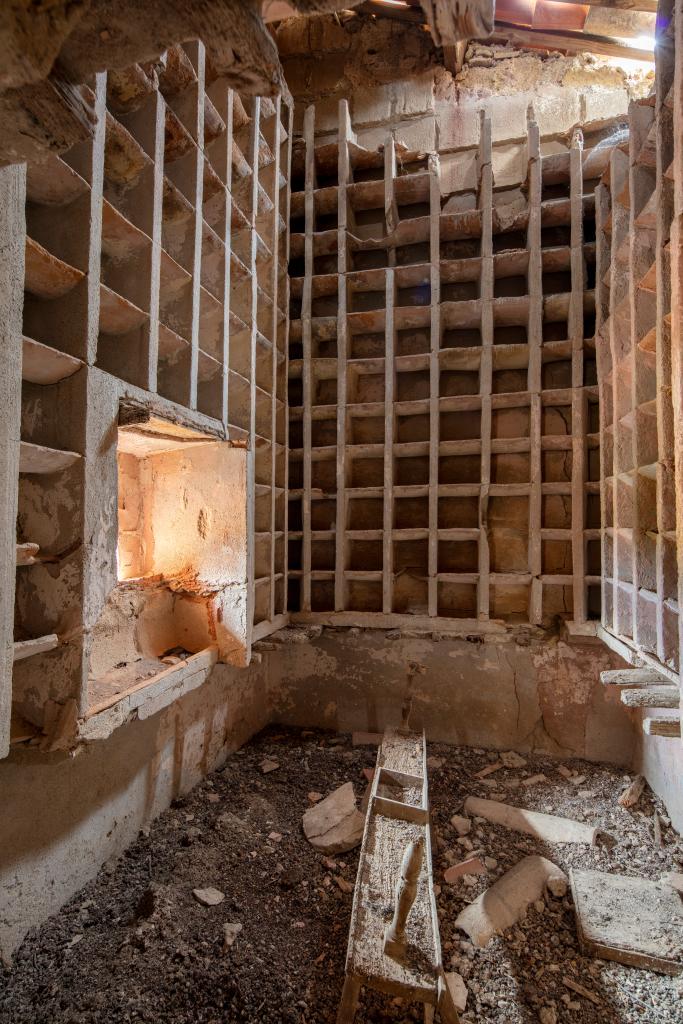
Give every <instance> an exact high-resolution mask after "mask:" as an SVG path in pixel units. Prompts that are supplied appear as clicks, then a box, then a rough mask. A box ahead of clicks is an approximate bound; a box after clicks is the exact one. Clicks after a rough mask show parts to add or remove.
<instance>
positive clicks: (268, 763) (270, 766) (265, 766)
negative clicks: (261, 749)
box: [259, 757, 280, 775]
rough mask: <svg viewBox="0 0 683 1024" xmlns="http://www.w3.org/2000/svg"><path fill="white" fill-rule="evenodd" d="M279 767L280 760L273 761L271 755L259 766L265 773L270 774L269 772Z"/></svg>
mask: <svg viewBox="0 0 683 1024" xmlns="http://www.w3.org/2000/svg"><path fill="white" fill-rule="evenodd" d="M279 767H280V765H279V764H278V762H277V761H272V760H271V759H270V758H269V757H266V758H264V760H263V761H261V764H260V765H259V768H260V769H261V772H262V773H263V775H268V773H269V772H274V771H275V770H276V769H277V768H279Z"/></svg>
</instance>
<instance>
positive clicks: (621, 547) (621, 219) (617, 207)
mask: <svg viewBox="0 0 683 1024" xmlns="http://www.w3.org/2000/svg"><path fill="white" fill-rule="evenodd" d="M628 165H629V160H628V156H627V155H626V154H625V153H624V152H622V150H621V149H618V148H617V149H615V150H614V151H613V153H612V160H611V163H610V193H611V195H612V252H613V253H615V252H618V251H619V248H620V247H621V245H622V243H623V242H624V241H625V240H627V239H628V238H629V215H628V211H626V210H625V209H624V208H623V206H622V205H621V203H619V202H618V201H617V198H616V197H617V196H619V194H620V193H621V191H622V189H623V188H624V186H625V185H626V183H627V181H628ZM628 296H629V281H628V277H627V275H625V274H624V273H623V268H622V267H621V266H620V265H619V262H618V260H616V259H612V262H611V264H610V320H609V340H610V350H611V355H612V408H613V410H614V432H613V438H614V464H613V469H612V475H613V477H614V487H613V495H612V526H613V530H614V533H613V535H612V536H613V550H614V561H613V565H612V579H613V581H614V583H613V597H612V600H613V607H614V616H613V622H612V627H611V628H612V629H613V630H614V632H615V633H617V634H618V635H626V634H629V633H630V630H631V628H632V621H633V617H632V614H631V615H630V616H626V617H625V616H624V608H623V604H622V601H621V595H620V590H619V582H620V580H619V573H620V566H621V565H622V564H623V563H624V560H625V556H628V557H630V555H631V553H630V550H629V545H628V540H627V538H626V535H625V534H623V533H622V532H621V527H622V526H625V525H627V524H628V523H630V510H628V509H626V508H625V507H624V502H625V501H626V500H627V498H626V492H625V491H624V489H623V477H622V475H621V474H622V472H623V471H628V470H630V469H631V458H629V457H627V459H626V462H624V461H623V459H622V458H621V453H622V448H623V443H622V435H623V433H624V427H623V421H622V419H621V417H620V409H621V396H620V390H619V389H620V387H623V386H624V379H622V376H621V371H622V368H621V366H620V360H621V356H622V352H623V349H624V326H623V325H622V324H621V323H620V320H619V316H618V314H617V310H618V309H619V307H620V305H621V303H622V302H623V300H624V299H626V300H627V301H628ZM627 330H628V328H627ZM627 379H628V378H626V380H627ZM627 443H628V444H630V443H631V442H630V438H628V437H627ZM622 551H623V553H622Z"/></svg>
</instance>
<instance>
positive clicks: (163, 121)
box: [4, 43, 292, 732]
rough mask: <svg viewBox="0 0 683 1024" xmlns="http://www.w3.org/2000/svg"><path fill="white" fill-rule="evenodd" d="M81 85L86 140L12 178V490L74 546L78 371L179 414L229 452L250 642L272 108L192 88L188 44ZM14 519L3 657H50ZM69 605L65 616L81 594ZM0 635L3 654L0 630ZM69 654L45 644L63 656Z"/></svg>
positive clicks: (274, 600) (263, 429) (275, 136)
mask: <svg viewBox="0 0 683 1024" xmlns="http://www.w3.org/2000/svg"><path fill="white" fill-rule="evenodd" d="M84 88H85V87H84ZM88 91H89V98H90V100H91V103H92V106H93V108H94V111H95V114H96V117H97V125H96V130H95V135H94V138H93V139H92V140H91V141H88V142H87V143H83V144H81V145H79V146H76V147H74V149H72V150H70V151H69V152H67V153H65V154H63V155H62V156H61V157H60V156H56V155H49V157H48V158H46V160H45V161H44V162H42V163H40V164H32V165H29V167H28V169H27V176H26V240H25V277H24V310H23V335H24V337H23V352H22V357H23V359H22V361H23V369H22V381H21V391H22V407H23V408H22V422H21V444H20V459H19V467H18V469H19V480H18V481H17V483H16V486H17V487H18V488H19V494H20V495H21V493H22V488H24V487H29V488H30V489H31V491H33V492H35V491H36V490H39V491H40V493H41V494H42V496H43V497H42V501H43V507H44V508H45V509H50V510H52V514H53V515H55V516H57V515H60V514H61V512H63V508H61V506H60V495H61V500H62V502H63V500H64V499H65V497H66V494H67V493H68V494H69V501H70V502H71V505H70V508H71V512H72V513H73V514H71V513H70V515H71V520H72V521H73V524H74V529H75V530H76V533H77V532H78V526H77V524H78V522H79V521H80V514H81V513H79V512H78V511H77V507H80V508H81V510H82V502H83V487H84V465H83V464H84V462H85V460H86V459H87V456H88V451H87V431H86V418H85V410H86V408H87V404H88V393H87V392H88V387H89V384H88V382H87V377H86V374H85V371H84V373H79V372H78V371H80V370H81V369H82V368H83V367H85V366H87V365H95V366H97V367H99V368H100V369H103V370H105V371H107V372H109V373H111V374H112V375H113V376H115V377H117V378H118V379H120V380H122V381H124V382H127V383H128V384H130V385H132V386H133V388H134V389H135V390H136V392H137V393H138V394H141V395H143V397H144V395H145V394H147V395H148V396H149V398H150V401H152V402H153V405H154V410H155V413H156V414H157V415H158V414H161V415H162V416H163V415H167V416H168V418H169V419H170V420H175V419H177V418H178V416H179V415H180V418H181V420H183V419H184V420H185V421H188V414H189V418H190V420H191V421H192V423H194V424H195V425H196V426H198V427H199V428H200V429H208V430H209V432H210V433H211V434H213V435H215V436H217V437H224V438H228V439H230V440H232V441H234V442H236V443H237V444H243V445H246V446H248V447H249V449H250V452H251V458H250V461H249V494H248V501H249V508H250V509H251V510H253V512H252V514H251V518H250V523H251V532H250V535H249V537H248V540H247V547H248V557H249V559H250V562H251V565H250V568H251V573H250V581H251V582H250V595H249V597H250V604H251V611H250V622H251V623H252V624H253V627H254V628H253V631H252V637H251V638H252V639H256V638H257V637H258V636H259V635H264V634H265V633H267V632H269V631H270V630H272V629H273V628H277V626H278V625H279V624H281V622H282V621H283V615H284V612H285V584H284V580H285V573H286V549H285V542H284V538H285V534H286V516H287V508H286V501H285V493H286V477H287V464H286V444H287V429H288V424H287V417H286V400H287V396H286V379H287V371H286V362H287V326H288V325H287V305H288V301H289V299H288V289H289V281H288V275H287V258H288V220H289V207H288V203H289V184H288V179H289V163H290V156H291V125H292V116H291V115H292V110H291V105H290V104H289V103H288V102H287V101H285V100H283V99H280V98H277V99H275V100H271V99H268V98H258V97H249V98H247V97H241V96H240V95H239V94H238V93H237V92H235V91H233V90H232V89H230V88H229V87H228V85H227V84H226V83H225V81H224V80H220V79H216V78H215V77H214V76H213V75H212V74H211V70H210V68H208V67H207V65H206V60H205V53H204V47H203V46H202V45H201V44H200V43H196V44H187V45H186V46H185V47H180V46H177V47H173V48H172V49H171V50H169V51H168V55H167V62H166V65H165V67H161V68H159V69H158V79H156V80H155V79H154V78H153V77H152V76H150V75H148V74H146V73H144V72H143V70H142V69H141V68H140V67H139V66H135V67H133V68H131V69H127V70H126V71H124V72H118V73H110V74H109V75H106V74H101V75H98V76H97V78H96V81H95V83H94V84H93V90H92V91H90V90H88ZM17 386H18V384H17ZM36 389H40V402H39V403H38V404H37V406H36V408H37V407H39V406H42V407H44V408H45V409H50V410H51V411H52V413H54V414H55V415H54V417H53V420H52V421H51V423H50V424H49V425H47V419H46V417H45V416H40V415H38V416H37V415H36V414H35V409H34V408H33V403H32V399H33V398H34V397H35V396H36V394H37V392H36ZM58 407H62V408H64V407H66V408H69V409H71V410H73V409H77V408H82V410H83V415H82V416H80V417H79V416H63V415H62V416H60V415H57V408H58ZM47 437H49V438H50V439H51V440H50V441H46V438H47ZM9 504H10V506H12V505H13V503H12V502H10V503H9ZM60 509H61V511H60ZM19 513H20V516H19V535H18V537H17V544H16V564H17V566H21V568H20V570H19V572H18V574H17V577H16V584H17V601H16V608H17V616H18V618H16V617H15V618H16V621H15V623H14V626H15V637H16V636H19V637H20V638H21V639H20V640H19V641H18V642H16V643H15V645H14V659H15V661H17V660H23V659H24V658H26V657H28V656H29V655H33V654H35V653H41V652H43V651H46V650H50V649H54V648H56V647H57V646H58V644H59V643H60V641H59V639H58V637H57V635H56V632H57V624H56V623H49V622H47V621H46V622H44V623H42V625H41V623H40V622H39V621H38V620H39V618H40V615H39V614H38V611H39V608H40V605H39V603H38V602H36V601H35V600H32V599H31V595H32V594H33V593H35V590H36V588H37V589H38V590H42V591H45V588H46V587H48V588H49V587H52V589H53V590H54V591H55V593H54V594H53V597H54V598H55V600H54V601H52V599H50V600H49V601H48V602H43V604H44V605H45V607H47V605H48V604H50V605H52V604H54V605H55V606H56V607H59V608H60V614H61V616H62V618H67V619H71V620H75V621H78V619H79V618H80V617H81V614H82V610H81V608H80V607H74V608H73V609H69V608H65V607H64V606H63V605H60V600H61V590H59V588H60V586H61V584H60V578H59V574H56V575H54V574H53V575H50V573H49V572H47V571H46V569H45V567H44V565H43V564H41V562H40V561H39V560H37V559H35V558H34V557H33V556H34V554H35V545H34V546H32V544H31V542H32V540H35V538H32V537H29V536H25V537H24V536H23V535H22V529H23V527H25V526H27V525H28V526H30V516H29V517H28V520H26V519H23V518H22V503H21V500H20V502H19ZM8 531H10V532H11V533H12V534H14V532H15V523H14V521H12V523H11V524H10V523H8ZM70 557H73V556H70ZM78 558H79V562H78V565H79V566H80V568H77V570H76V571H77V572H78V573H80V574H81V575H82V571H83V567H82V564H81V562H80V556H78ZM36 574H38V575H36ZM69 599H70V600H71V602H72V603H73V602H74V601H75V602H76V604H78V603H79V602H82V601H83V588H82V586H81V587H80V588H79V587H75V588H72V591H71V596H70V598H69ZM5 627H6V637H7V638H8V642H9V644H10V645H11V643H12V627H13V624H12V621H11V617H8V621H7V622H6V623H5ZM41 634H42V635H41ZM26 636H28V637H29V639H24V638H25V637H26ZM75 642H76V641H74V640H73V638H72V639H71V640H70V642H69V644H68V645H67V647H61V646H60V651H61V652H63V653H64V657H65V659H66V660H69V658H70V655H69V649H70V648H71V647H73V644H74V643H75ZM71 660H72V661H73V657H71ZM72 668H73V666H72ZM10 676H11V673H10ZM4 690H5V692H7V693H9V692H11V677H10V678H6V679H5V680H4ZM4 731H5V732H8V731H9V725H8V724H7V729H6V730H4Z"/></svg>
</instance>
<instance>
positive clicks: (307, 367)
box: [301, 105, 315, 611]
mask: <svg viewBox="0 0 683 1024" xmlns="http://www.w3.org/2000/svg"><path fill="white" fill-rule="evenodd" d="M304 143H305V147H306V153H305V190H304V191H305V199H304V202H305V240H304V288H303V295H302V300H301V327H302V341H303V485H304V487H303V498H302V528H303V539H302V554H301V566H302V578H301V610H302V611H310V608H311V404H312V389H313V378H312V365H313V363H312V354H313V353H312V329H311V304H312V298H313V294H312V279H313V274H314V264H313V255H314V253H313V232H314V229H315V194H314V192H315V107H314V106H313V105H311V106H309V107H307V108H306V111H305V113H304Z"/></svg>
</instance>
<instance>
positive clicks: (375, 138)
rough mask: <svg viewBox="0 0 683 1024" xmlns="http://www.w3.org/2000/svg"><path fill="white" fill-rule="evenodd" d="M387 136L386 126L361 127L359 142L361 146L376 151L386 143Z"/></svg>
mask: <svg viewBox="0 0 683 1024" xmlns="http://www.w3.org/2000/svg"><path fill="white" fill-rule="evenodd" d="M386 137H387V129H386V128H361V129H360V131H359V132H358V134H357V142H358V145H359V146H364V147H365V149H369V150H371V151H373V152H374V151H375V150H377V149H379V148H380V146H383V145H384V142H385V139H386Z"/></svg>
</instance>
